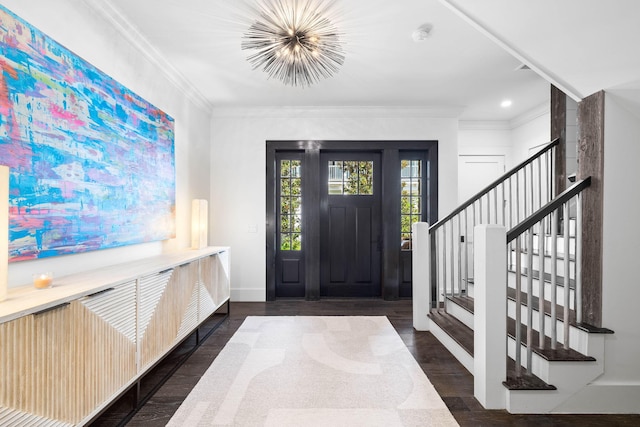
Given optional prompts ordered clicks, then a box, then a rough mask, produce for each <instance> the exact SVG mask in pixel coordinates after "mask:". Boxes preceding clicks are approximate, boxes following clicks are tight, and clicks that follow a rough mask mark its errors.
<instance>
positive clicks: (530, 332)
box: [517, 227, 544, 374]
mask: <svg viewBox="0 0 640 427" xmlns="http://www.w3.org/2000/svg"><path fill="white" fill-rule="evenodd" d="M528 233H529V236H528V237H529V244H528V247H529V248H528V250H527V372H528V373H529V374H531V373H532V372H533V371H532V369H531V365H532V362H533V354H532V350H533V227H531V228H530V229H529V231H528ZM540 280H544V279H543V278H542V277H541V278H540ZM517 309H518V310H521V307H519V306H518V308H517Z"/></svg>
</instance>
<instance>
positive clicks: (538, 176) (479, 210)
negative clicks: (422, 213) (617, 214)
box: [429, 139, 559, 311]
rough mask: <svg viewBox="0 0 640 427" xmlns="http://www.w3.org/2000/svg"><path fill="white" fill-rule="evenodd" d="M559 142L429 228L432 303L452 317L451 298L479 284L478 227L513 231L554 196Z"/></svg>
mask: <svg viewBox="0 0 640 427" xmlns="http://www.w3.org/2000/svg"><path fill="white" fill-rule="evenodd" d="M558 143H559V140H558V139H554V140H553V141H551V142H549V143H548V144H547V145H545V146H544V147H543V148H542V149H540V150H539V151H538V152H536V153H535V154H534V155H532V156H531V157H529V158H528V159H527V160H525V161H523V162H522V163H520V164H518V165H517V166H516V167H514V168H513V169H511V170H510V171H508V172H507V173H505V174H504V175H503V176H501V177H500V178H498V179H497V180H495V181H494V182H492V183H491V184H490V185H488V186H487V187H486V188H484V189H483V190H482V191H480V192H479V193H478V194H476V195H475V196H473V197H472V198H470V199H469V200H467V201H466V202H465V203H463V204H461V205H460V206H459V207H458V208H456V209H455V210H454V211H453V212H452V213H450V214H449V215H447V216H446V217H444V218H443V219H441V220H440V221H438V222H436V223H435V224H433V225H432V226H431V227H429V235H430V239H431V260H430V268H431V301H432V302H433V303H432V304H433V306H434V307H435V308H436V309H438V310H441V309H444V310H445V311H446V304H441V303H440V301H446V298H447V297H448V296H453V295H455V296H460V295H462V294H464V293H465V292H466V289H467V284H468V283H469V282H470V281H471V280H472V278H473V229H474V227H475V226H476V225H478V224H500V225H504V226H505V227H507V228H508V229H509V228H512V227H513V226H514V225H516V224H518V223H519V222H520V221H522V220H524V219H525V218H527V217H528V216H529V215H531V213H533V212H534V211H535V210H536V209H539V208H540V207H541V206H544V205H545V204H547V203H548V202H549V201H551V200H552V198H553V195H554V168H555V147H556V146H557V145H558Z"/></svg>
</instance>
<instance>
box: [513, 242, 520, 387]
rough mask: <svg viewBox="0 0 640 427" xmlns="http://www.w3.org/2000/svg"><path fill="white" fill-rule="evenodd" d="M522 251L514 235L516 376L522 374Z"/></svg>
mask: <svg viewBox="0 0 640 427" xmlns="http://www.w3.org/2000/svg"><path fill="white" fill-rule="evenodd" d="M521 253H522V251H521V249H520V236H518V237H516V331H515V332H516V336H515V341H516V377H520V376H522V368H521V364H522V355H521V347H520V340H521V339H522V331H521V330H520V324H521V323H522V311H521V309H520V306H521V305H522V295H521V294H520V292H521V290H522V260H521V259H520V257H521V256H522V255H521Z"/></svg>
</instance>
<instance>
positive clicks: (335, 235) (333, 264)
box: [320, 152, 382, 297]
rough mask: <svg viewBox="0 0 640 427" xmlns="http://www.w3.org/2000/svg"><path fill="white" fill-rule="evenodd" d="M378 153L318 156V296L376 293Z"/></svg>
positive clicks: (379, 198) (379, 236)
mask: <svg viewBox="0 0 640 427" xmlns="http://www.w3.org/2000/svg"><path fill="white" fill-rule="evenodd" d="M380 176H381V170H380V153H377V152H326V153H322V154H321V156H320V236H321V237H320V246H321V250H320V254H321V260H320V296H325V297H379V296H381V268H380V258H381V252H382V226H381V225H382V224H381V220H380V216H381V203H382V194H381V192H382V191H381V179H380Z"/></svg>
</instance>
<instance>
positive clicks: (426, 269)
mask: <svg viewBox="0 0 640 427" xmlns="http://www.w3.org/2000/svg"><path fill="white" fill-rule="evenodd" d="M411 231H412V233H411V234H412V239H411V240H412V244H411V286H412V299H413V327H414V329H416V330H417V331H428V330H429V319H427V315H428V314H429V308H430V307H431V268H430V266H431V245H430V239H429V224H427V223H426V222H416V223H413V225H412V226H411Z"/></svg>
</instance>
